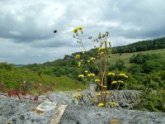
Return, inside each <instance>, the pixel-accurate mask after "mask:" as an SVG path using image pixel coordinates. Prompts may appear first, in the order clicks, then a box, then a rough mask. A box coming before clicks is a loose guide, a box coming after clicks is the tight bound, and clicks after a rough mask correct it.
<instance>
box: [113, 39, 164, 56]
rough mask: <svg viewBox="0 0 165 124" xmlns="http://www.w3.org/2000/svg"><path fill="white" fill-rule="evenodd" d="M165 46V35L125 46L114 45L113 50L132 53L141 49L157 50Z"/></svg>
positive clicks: (114, 51)
mask: <svg viewBox="0 0 165 124" xmlns="http://www.w3.org/2000/svg"><path fill="white" fill-rule="evenodd" d="M164 48H165V37H163V38H157V39H153V40H144V41H139V42H135V43H132V44H128V45H125V46H118V47H114V48H113V50H112V52H113V53H131V52H139V51H147V50H155V49H164Z"/></svg>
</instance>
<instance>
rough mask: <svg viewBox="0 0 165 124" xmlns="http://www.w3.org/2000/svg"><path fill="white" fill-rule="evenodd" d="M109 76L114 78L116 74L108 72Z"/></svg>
mask: <svg viewBox="0 0 165 124" xmlns="http://www.w3.org/2000/svg"><path fill="white" fill-rule="evenodd" d="M107 75H108V76H110V77H114V76H115V73H113V72H108V74H107Z"/></svg>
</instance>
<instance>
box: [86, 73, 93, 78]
mask: <svg viewBox="0 0 165 124" xmlns="http://www.w3.org/2000/svg"><path fill="white" fill-rule="evenodd" d="M87 76H88V77H94V76H95V74H94V73H89V74H88V75H87Z"/></svg>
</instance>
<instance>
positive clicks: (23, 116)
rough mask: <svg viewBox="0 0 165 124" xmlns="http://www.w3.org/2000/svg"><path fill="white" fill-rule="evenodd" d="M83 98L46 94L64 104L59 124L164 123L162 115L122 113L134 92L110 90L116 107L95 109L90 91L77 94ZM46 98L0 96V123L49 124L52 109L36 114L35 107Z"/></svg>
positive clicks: (59, 93) (132, 99)
mask: <svg viewBox="0 0 165 124" xmlns="http://www.w3.org/2000/svg"><path fill="white" fill-rule="evenodd" d="M81 93H82V94H83V95H84V97H83V98H82V99H81V100H75V99H74V98H73V96H74V95H75V94H77V92H58V93H51V94H49V95H48V96H49V99H50V100H51V101H53V102H56V103H57V104H58V105H59V104H67V105H68V107H67V108H66V110H65V111H64V114H63V116H62V118H61V120H60V124H89V123H90V124H110V123H112V122H113V121H118V122H119V123H120V124H164V123H165V113H151V112H141V111H135V110H124V109H122V108H127V109H129V108H131V107H130V106H131V105H132V104H133V103H134V102H135V100H136V99H137V98H138V95H139V92H137V91H112V92H111V93H110V95H111V96H112V97H110V100H112V101H118V102H119V104H120V107H118V108H117V109H114V108H98V107H96V106H94V105H92V104H90V101H89V100H90V98H91V95H90V92H89V91H83V92H81ZM45 99H47V97H46V96H44V95H43V96H40V97H39V101H38V102H36V101H35V102H34V101H30V100H27V99H26V100H18V98H9V97H5V96H3V95H0V124H6V123H12V124H49V123H50V121H51V119H52V118H53V113H54V112H53V110H50V111H47V112H40V111H36V108H37V106H38V105H39V104H40V103H43V101H44V100H45Z"/></svg>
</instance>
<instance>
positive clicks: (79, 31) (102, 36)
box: [73, 26, 128, 107]
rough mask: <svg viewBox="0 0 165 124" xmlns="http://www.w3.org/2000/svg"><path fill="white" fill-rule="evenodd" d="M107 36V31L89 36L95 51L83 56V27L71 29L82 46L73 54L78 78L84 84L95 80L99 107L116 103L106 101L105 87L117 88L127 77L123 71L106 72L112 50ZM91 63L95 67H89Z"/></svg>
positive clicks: (84, 50)
mask: <svg viewBox="0 0 165 124" xmlns="http://www.w3.org/2000/svg"><path fill="white" fill-rule="evenodd" d="M108 37H109V32H105V33H99V35H98V36H97V37H96V38H93V37H92V36H89V37H88V40H89V42H91V43H92V45H93V46H94V49H95V50H96V53H95V55H94V56H90V57H89V58H85V57H84V56H85V55H86V53H87V51H86V49H85V46H84V41H83V27H81V26H79V27H76V28H74V29H73V38H74V39H76V41H77V43H78V44H79V46H80V47H81V48H82V53H80V54H77V55H75V59H76V60H77V67H78V68H79V70H80V71H81V74H79V75H78V78H79V79H81V80H82V81H83V82H84V84H85V85H86V86H87V84H88V83H89V82H95V83H96V84H97V90H98V91H100V92H99V93H96V97H97V98H98V102H96V103H97V104H98V106H99V107H103V106H107V105H108V104H113V105H116V103H114V102H113V103H112V102H109V101H108V99H109V94H110V92H109V91H107V89H108V90H110V89H112V88H113V89H119V88H120V87H121V86H123V85H124V80H126V79H127V78H128V76H127V75H125V74H124V73H121V74H120V73H113V72H108V71H109V70H108V66H109V64H110V63H109V62H110V61H109V59H110V52H111V50H112V49H111V42H110V41H109V39H108ZM92 65H94V67H95V69H93V70H92V69H91V66H92ZM108 102H109V103H108Z"/></svg>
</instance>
